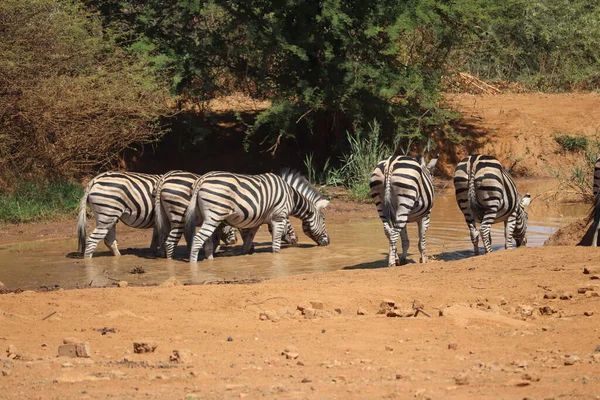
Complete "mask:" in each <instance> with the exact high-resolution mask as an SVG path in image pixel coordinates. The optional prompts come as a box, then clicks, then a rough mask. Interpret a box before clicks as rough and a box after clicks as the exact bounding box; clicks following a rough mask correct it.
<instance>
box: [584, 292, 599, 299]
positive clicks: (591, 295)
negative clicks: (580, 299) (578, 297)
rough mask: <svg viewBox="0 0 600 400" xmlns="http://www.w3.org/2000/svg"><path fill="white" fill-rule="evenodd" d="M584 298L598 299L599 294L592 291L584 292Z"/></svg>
mask: <svg viewBox="0 0 600 400" xmlns="http://www.w3.org/2000/svg"><path fill="white" fill-rule="evenodd" d="M585 297H587V298H590V297H600V293H598V292H592V291H587V292H585Z"/></svg>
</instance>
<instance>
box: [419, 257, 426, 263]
mask: <svg viewBox="0 0 600 400" xmlns="http://www.w3.org/2000/svg"><path fill="white" fill-rule="evenodd" d="M419 261H420V262H421V264H425V263H426V262H427V257H421V259H420V260H419Z"/></svg>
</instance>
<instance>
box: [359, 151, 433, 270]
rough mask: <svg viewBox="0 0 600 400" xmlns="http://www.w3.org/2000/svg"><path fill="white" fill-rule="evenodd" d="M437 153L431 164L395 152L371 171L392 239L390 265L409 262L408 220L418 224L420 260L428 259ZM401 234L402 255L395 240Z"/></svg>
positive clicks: (372, 186) (373, 194) (374, 191)
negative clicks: (397, 250) (427, 247)
mask: <svg viewBox="0 0 600 400" xmlns="http://www.w3.org/2000/svg"><path fill="white" fill-rule="evenodd" d="M436 163H437V156H436V157H435V158H433V159H432V160H431V161H430V162H429V164H428V165H426V164H425V159H424V158H423V157H418V158H412V157H408V156H392V157H390V158H388V159H386V160H382V161H380V162H379V164H378V165H377V167H376V168H375V170H374V171H373V173H372V174H371V178H370V182H369V187H370V191H371V198H373V201H374V202H375V206H376V207H377V212H378V214H379V218H380V219H381V221H382V222H383V231H384V233H385V235H386V237H387V238H388V240H389V243H390V246H389V255H388V265H390V266H392V265H402V264H405V263H406V255H407V253H408V247H409V244H410V242H409V240H408V234H407V232H406V224H407V223H409V222H417V223H418V226H419V251H420V255H421V258H420V261H421V262H426V261H427V256H426V255H425V251H426V241H425V235H426V232H427V228H428V227H429V215H430V212H431V208H432V207H433V199H434V191H433V178H432V176H433V170H434V168H435V165H436ZM399 237H401V238H402V255H401V257H400V259H398V255H397V252H396V243H397V242H398V238H399Z"/></svg>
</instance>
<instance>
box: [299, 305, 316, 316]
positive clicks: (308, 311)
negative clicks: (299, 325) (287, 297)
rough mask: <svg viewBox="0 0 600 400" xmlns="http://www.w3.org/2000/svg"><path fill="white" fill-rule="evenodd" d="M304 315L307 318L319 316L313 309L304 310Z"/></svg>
mask: <svg viewBox="0 0 600 400" xmlns="http://www.w3.org/2000/svg"><path fill="white" fill-rule="evenodd" d="M302 315H304V317H306V318H315V317H316V316H317V310H315V309H314V308H312V307H310V308H305V309H304V310H302Z"/></svg>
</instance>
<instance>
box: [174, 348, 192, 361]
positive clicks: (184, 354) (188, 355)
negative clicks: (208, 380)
mask: <svg viewBox="0 0 600 400" xmlns="http://www.w3.org/2000/svg"><path fill="white" fill-rule="evenodd" d="M191 361H192V352H191V351H189V350H173V351H172V352H171V355H170V356H169V362H171V363H175V364H188V363H190V362H191Z"/></svg>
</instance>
